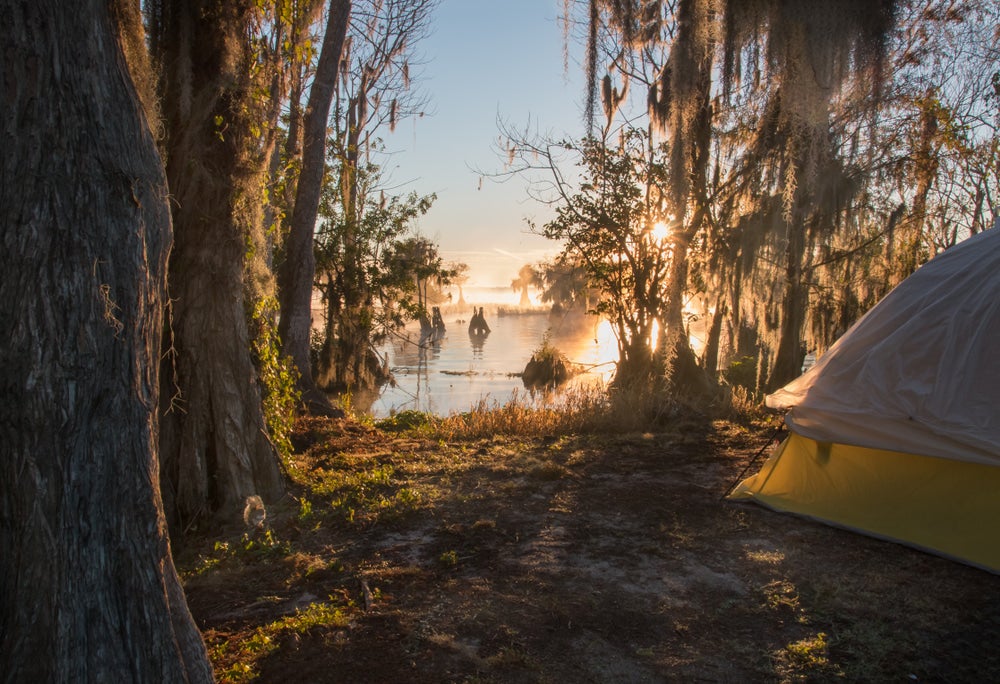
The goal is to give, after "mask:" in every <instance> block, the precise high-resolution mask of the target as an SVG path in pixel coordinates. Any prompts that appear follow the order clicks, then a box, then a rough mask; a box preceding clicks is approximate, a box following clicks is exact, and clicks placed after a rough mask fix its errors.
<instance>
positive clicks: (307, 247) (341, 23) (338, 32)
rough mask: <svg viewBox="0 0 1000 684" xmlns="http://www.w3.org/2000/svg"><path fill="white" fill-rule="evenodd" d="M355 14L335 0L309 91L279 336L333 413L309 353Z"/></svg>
mask: <svg viewBox="0 0 1000 684" xmlns="http://www.w3.org/2000/svg"><path fill="white" fill-rule="evenodd" d="M350 12H351V2H350V0H331V3H330V10H329V16H328V19H327V25H326V34H325V35H324V38H323V47H322V48H321V50H320V56H319V64H318V65H317V67H316V76H315V78H314V79H313V84H312V88H311V89H310V90H309V103H308V105H307V106H306V113H305V119H304V126H303V137H304V140H303V150H302V170H301V172H300V173H299V179H298V184H297V187H296V193H295V207H294V209H293V211H292V219H291V230H290V232H289V234H288V239H287V241H286V243H285V258H284V261H283V262H282V265H281V271H280V273H279V280H278V286H279V297H280V302H281V321H280V322H279V325H278V334H279V336H280V337H281V340H282V345H283V347H284V351H285V353H286V354H288V355H289V356H291V357H292V361H293V362H294V363H295V367H296V368H297V369H298V371H299V390H300V391H301V392H302V398H303V400H304V402H305V405H306V407H307V408H308V409H309V410H311V411H314V412H318V413H323V414H332V413H333V407H332V406H331V405H330V402H329V400H328V399H327V398H326V395H325V394H323V393H322V392H321V391H319V389H318V388H317V387H316V383H315V381H314V379H313V375H312V364H311V361H310V356H309V335H310V332H311V331H312V294H313V289H314V281H315V278H316V258H315V255H314V254H313V234H314V233H315V230H316V216H317V213H318V211H319V200H320V193H321V192H322V190H323V176H324V172H325V170H326V132H327V120H328V118H329V116H330V104H331V103H332V102H333V93H334V89H335V88H336V85H337V75H338V74H339V71H340V69H339V66H340V54H341V51H342V49H343V46H344V38H345V36H346V35H347V26H348V21H349V18H350Z"/></svg>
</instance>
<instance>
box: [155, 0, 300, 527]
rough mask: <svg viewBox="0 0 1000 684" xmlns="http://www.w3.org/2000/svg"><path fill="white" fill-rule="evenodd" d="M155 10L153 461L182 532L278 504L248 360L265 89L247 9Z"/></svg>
mask: <svg viewBox="0 0 1000 684" xmlns="http://www.w3.org/2000/svg"><path fill="white" fill-rule="evenodd" d="M158 10H159V15H158V16H157V17H156V18H155V27H154V31H155V32H156V33H157V36H156V41H155V44H156V45H158V46H159V50H160V54H158V55H156V56H157V57H158V59H159V63H160V70H161V75H160V78H161V102H162V109H163V117H164V123H165V128H166V135H167V141H166V157H167V159H166V169H167V179H168V182H169V186H170V193H171V208H172V211H173V220H174V248H173V251H172V252H171V255H170V262H169V295H170V310H171V316H170V321H169V323H170V324H169V326H168V330H167V333H166V334H167V335H168V343H169V345H170V347H169V351H168V353H167V354H165V356H164V372H163V381H164V383H163V392H162V393H161V400H162V401H161V403H162V405H163V414H164V415H163V430H162V436H161V455H162V461H163V468H164V473H165V486H164V498H165V499H166V502H167V505H168V514H170V515H171V522H172V523H174V524H179V525H183V526H185V527H186V526H187V525H189V524H191V522H193V521H195V520H197V519H200V518H203V517H206V516H210V515H211V516H223V517H233V516H234V515H235V514H236V513H237V511H238V510H239V509H240V508H241V506H242V504H243V502H244V501H245V499H246V497H248V496H250V495H253V494H256V495H259V496H261V497H262V498H263V499H264V501H265V502H272V501H275V500H276V499H278V498H280V496H281V495H282V494H283V492H284V479H283V475H282V472H281V467H280V463H279V460H278V456H277V453H276V451H275V449H274V446H273V445H272V444H271V442H270V440H269V438H268V435H267V429H266V426H265V422H264V415H263V408H262V403H261V390H260V387H259V381H258V377H257V372H256V370H255V368H254V364H253V361H252V358H251V355H250V354H251V352H250V348H251V346H250V334H249V330H248V323H247V320H248V313H247V305H246V287H245V285H246V283H245V278H246V276H247V261H248V258H249V252H250V250H251V249H252V248H253V240H252V239H251V237H250V235H251V233H252V231H254V230H256V227H257V226H258V225H259V221H260V220H261V215H260V207H261V205H262V203H263V187H264V183H263V179H264V172H265V168H266V156H265V154H264V152H263V150H262V149H261V145H260V139H261V136H260V134H259V132H258V134H257V135H255V134H254V131H255V129H256V128H259V127H260V125H261V122H262V121H263V118H262V117H261V116H260V114H261V111H260V110H259V108H258V101H257V99H256V98H257V95H258V94H259V92H261V91H262V90H263V89H262V87H261V85H260V83H256V82H255V81H254V80H253V79H254V76H253V74H254V72H255V68H254V67H255V64H256V62H255V59H254V54H253V51H252V43H251V41H250V40H249V38H248V34H249V31H250V27H251V26H252V22H253V20H254V19H255V18H256V12H257V11H258V10H257V9H256V3H254V2H251V1H249V0H235V1H231V0H204V1H203V2H185V1H181V0H177V1H173V2H170V1H167V0H164V2H162V3H161V4H160V6H159V8H158ZM260 77H261V78H263V75H260ZM264 92H266V91H264Z"/></svg>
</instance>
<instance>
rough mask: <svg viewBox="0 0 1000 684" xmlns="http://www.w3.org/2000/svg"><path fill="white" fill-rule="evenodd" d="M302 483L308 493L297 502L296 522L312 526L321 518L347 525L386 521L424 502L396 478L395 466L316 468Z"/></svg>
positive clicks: (419, 495)
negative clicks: (333, 517)
mask: <svg viewBox="0 0 1000 684" xmlns="http://www.w3.org/2000/svg"><path fill="white" fill-rule="evenodd" d="M305 482H306V484H307V486H308V487H309V489H310V493H309V495H308V496H307V497H302V498H301V499H300V506H299V520H300V522H303V523H306V524H315V521H316V520H317V518H321V517H322V516H323V515H325V514H333V515H335V516H336V517H338V518H339V519H341V520H345V521H347V522H349V523H354V522H357V521H360V520H362V519H368V518H371V517H372V516H377V517H379V518H380V519H388V518H391V517H393V516H398V515H402V514H404V513H406V512H408V511H413V510H416V509H418V508H420V507H421V506H422V505H423V504H424V503H425V502H426V497H425V495H424V493H423V492H421V491H419V490H417V489H415V488H414V487H411V486H409V485H408V484H407V483H406V482H405V478H403V477H402V476H397V470H396V468H395V466H393V465H391V464H389V463H376V464H374V465H371V466H370V467H367V468H360V469H358V468H355V469H351V468H349V467H344V468H333V469H330V468H317V469H315V470H313V471H312V472H311V473H309V474H308V476H307V477H306V478H305ZM320 501H323V503H320Z"/></svg>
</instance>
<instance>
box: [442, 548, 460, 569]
mask: <svg viewBox="0 0 1000 684" xmlns="http://www.w3.org/2000/svg"><path fill="white" fill-rule="evenodd" d="M438 563H439V564H441V565H442V566H444V567H446V568H454V567H456V566H458V553H456V552H455V551H445V552H444V553H442V554H441V555H440V556H438Z"/></svg>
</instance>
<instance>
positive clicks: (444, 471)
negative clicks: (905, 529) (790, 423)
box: [177, 420, 1000, 683]
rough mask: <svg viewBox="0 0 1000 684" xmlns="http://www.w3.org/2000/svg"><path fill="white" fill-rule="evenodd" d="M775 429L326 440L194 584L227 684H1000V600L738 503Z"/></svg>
mask: <svg viewBox="0 0 1000 684" xmlns="http://www.w3.org/2000/svg"><path fill="white" fill-rule="evenodd" d="M772 429H773V427H771V426H755V427H753V428H746V427H740V426H736V425H733V424H731V423H724V422H708V421H694V420H688V421H685V422H684V423H683V424H678V425H676V426H675V427H674V428H672V429H670V430H668V431H664V432H659V433H655V434H633V435H622V436H611V435H609V436H600V437H599V436H593V435H578V436H563V437H555V436H553V437H541V438H512V437H496V438H492V439H483V440H476V441H469V442H454V443H443V442H441V441H438V440H431V439H428V438H425V437H420V436H414V435H412V434H406V433H403V434H400V435H393V434H390V433H386V432H383V431H380V430H377V429H373V428H369V427H364V426H361V425H358V424H356V423H351V422H346V421H327V420H307V421H303V422H301V423H300V425H299V428H298V431H297V434H296V444H297V446H298V448H299V451H300V455H298V456H297V457H296V459H295V468H294V470H293V471H292V475H293V478H294V479H295V481H296V488H295V491H294V492H293V493H292V495H291V496H289V497H288V498H287V499H286V500H285V501H284V502H282V503H281V504H279V505H277V506H273V507H272V508H271V510H270V511H269V521H270V529H269V530H268V531H266V532H262V533H258V534H256V535H252V536H249V537H244V536H243V531H242V530H239V529H236V528H234V529H233V530H232V532H231V534H230V535H229V536H228V537H223V538H218V537H213V538H200V539H199V538H194V539H190V540H189V541H188V546H187V547H186V548H184V549H181V550H179V551H178V552H177V556H178V565H179V566H180V568H181V570H182V573H183V575H184V581H185V587H186V591H187V595H188V600H189V604H190V606H191V609H192V612H193V613H194V615H195V618H196V619H197V621H198V624H199V626H200V627H201V629H202V631H203V633H204V634H205V637H206V641H207V643H208V646H209V651H210V654H211V656H212V659H213V662H214V665H215V668H216V672H217V676H218V677H219V679H220V680H221V681H248V680H250V679H251V678H252V677H254V676H257V677H259V678H258V679H257V680H256V681H261V682H285V681H309V682H602V683H605V682H660V681H692V680H693V681H804V680H808V681H827V680H830V681H832V680H838V681H844V680H847V681H859V680H865V681H944V680H947V681H1000V652H998V651H997V650H996V648H995V645H996V644H997V643H1000V577H998V576H996V575H992V574H989V573H987V572H984V571H982V570H978V569H975V568H972V567H968V566H965V565H960V564H958V563H955V562H952V561H948V560H945V559H942V558H939V557H936V556H932V555H928V554H925V553H922V552H919V551H915V550H913V549H910V548H907V547H904V546H900V545H897V544H893V543H889V542H883V541H878V540H876V539H872V538H869V537H865V536H861V535H858V534H854V533H851V532H847V531H843V530H839V529H835V528H832V527H829V526H825V525H820V524H816V523H813V522H810V521H808V520H804V519H801V518H796V517H792V516H786V515H779V514H776V513H773V512H771V511H769V510H766V509H765V508H762V507H760V506H753V505H748V504H745V503H735V502H732V501H727V500H723V495H724V494H725V492H726V490H727V489H728V487H729V486H730V485H731V484H732V483H733V482H734V481H735V480H736V479H737V478H738V476H739V475H740V473H741V471H743V469H744V467H745V466H746V464H747V463H748V461H749V460H750V459H751V458H752V457H753V455H754V454H755V453H756V452H757V451H758V450H759V449H760V448H761V446H762V445H763V443H764V441H766V439H767V437H768V436H769V434H770V433H771V431H772Z"/></svg>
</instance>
